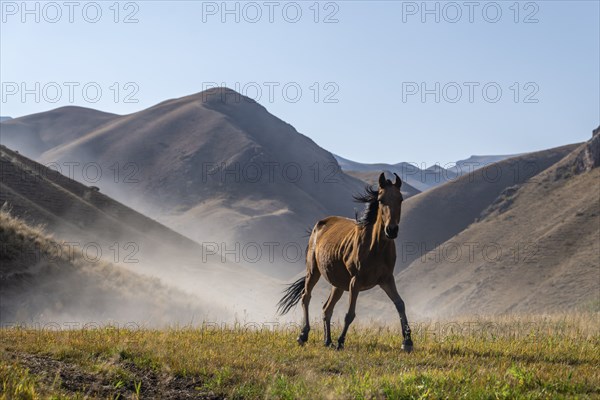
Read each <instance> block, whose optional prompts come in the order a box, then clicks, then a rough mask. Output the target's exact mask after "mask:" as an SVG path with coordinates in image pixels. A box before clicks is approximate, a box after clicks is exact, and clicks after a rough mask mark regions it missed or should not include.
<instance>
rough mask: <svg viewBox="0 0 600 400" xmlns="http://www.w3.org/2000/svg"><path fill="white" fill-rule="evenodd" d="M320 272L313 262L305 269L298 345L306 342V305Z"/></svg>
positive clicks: (308, 302) (308, 329) (307, 323)
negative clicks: (302, 320) (301, 320)
mask: <svg viewBox="0 0 600 400" xmlns="http://www.w3.org/2000/svg"><path fill="white" fill-rule="evenodd" d="M320 277H321V272H320V271H319V268H317V265H316V263H315V262H311V263H310V265H309V266H308V268H307V269H306V279H305V281H304V293H303V294H302V311H303V312H304V326H303V327H302V331H301V332H300V336H298V343H299V344H301V345H303V344H304V343H306V342H307V341H308V332H310V323H309V321H308V305H309V304H310V297H311V292H312V290H313V288H314V287H315V285H316V284H317V282H318V281H319V278H320Z"/></svg>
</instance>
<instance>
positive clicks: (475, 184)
mask: <svg viewBox="0 0 600 400" xmlns="http://www.w3.org/2000/svg"><path fill="white" fill-rule="evenodd" d="M577 146H578V145H577V144H575V145H567V146H562V147H557V148H554V149H549V150H544V151H540V152H535V153H527V154H525V155H521V156H517V157H513V158H509V159H506V160H503V161H500V162H497V163H494V164H490V165H488V166H486V167H484V168H480V169H477V170H475V171H471V172H470V173H468V174H465V175H462V176H461V177H459V178H457V179H455V180H453V181H450V182H446V183H445V184H443V185H440V186H437V187H435V188H433V189H430V190H428V191H426V192H423V193H420V194H418V195H416V196H413V197H411V198H409V199H408V200H406V201H405V202H404V204H403V206H402V218H401V220H400V231H399V235H398V239H397V240H396V245H397V249H398V254H399V256H398V261H397V262H396V268H397V271H400V270H402V269H404V268H406V267H407V266H408V265H409V264H411V263H412V262H413V261H414V260H416V259H417V258H419V257H421V256H422V255H423V254H425V253H427V252H429V251H430V250H433V249H434V248H435V247H436V246H438V245H440V244H442V243H444V242H445V241H447V240H448V239H450V238H451V237H453V236H454V235H456V234H458V233H459V232H461V231H463V230H464V229H466V228H467V227H468V226H469V225H471V224H472V223H474V222H475V221H476V219H477V218H478V217H479V216H480V214H481V213H482V212H483V211H484V210H485V209H486V208H487V207H488V206H490V205H491V204H492V203H493V202H494V200H495V199H496V198H497V197H498V196H499V195H500V194H501V193H502V192H503V191H504V190H505V189H506V188H509V187H511V186H514V185H518V184H521V183H523V182H525V181H526V180H528V179H529V178H531V177H533V176H535V175H537V174H538V173H540V172H542V171H543V170H545V169H546V168H548V167H550V166H551V165H553V164H554V163H556V162H558V161H559V160H561V159H562V158H563V157H565V156H566V155H567V154H569V153H570V152H571V151H573V150H574V149H575V148H576V147H577Z"/></svg>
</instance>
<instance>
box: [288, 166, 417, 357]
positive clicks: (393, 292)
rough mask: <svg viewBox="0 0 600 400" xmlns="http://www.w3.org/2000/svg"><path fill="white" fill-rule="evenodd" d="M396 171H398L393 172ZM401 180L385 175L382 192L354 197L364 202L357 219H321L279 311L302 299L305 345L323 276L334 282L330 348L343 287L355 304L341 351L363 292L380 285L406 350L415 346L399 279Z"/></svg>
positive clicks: (326, 312) (326, 313)
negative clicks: (303, 269) (313, 298)
mask: <svg viewBox="0 0 600 400" xmlns="http://www.w3.org/2000/svg"><path fill="white" fill-rule="evenodd" d="M394 175H396V174H394ZM401 185H402V181H401V180H400V177H398V175H396V181H395V182H394V183H392V182H391V181H390V180H388V179H386V178H385V175H384V174H383V173H382V174H381V175H380V176H379V188H378V189H377V190H375V189H373V188H371V187H368V188H367V189H366V193H365V194H364V195H361V196H356V197H355V200H356V201H359V202H362V203H365V204H366V207H365V211H364V212H363V214H362V216H361V217H360V218H357V220H356V221H355V220H351V219H348V218H342V217H327V218H325V219H322V220H321V221H319V222H317V224H316V225H315V227H314V228H313V230H312V231H311V234H310V238H309V240H308V247H307V249H306V277H303V278H300V279H299V280H297V281H296V282H294V283H292V284H291V285H290V286H289V287H288V288H287V289H286V290H285V292H284V293H285V294H284V296H283V297H282V299H281V300H280V301H279V303H278V308H279V313H280V314H281V315H283V314H285V313H287V312H288V311H289V310H290V309H291V308H292V307H294V306H295V305H296V304H298V302H299V301H300V300H302V308H303V311H304V326H303V328H302V331H301V332H300V336H298V343H300V344H301V345H302V344H304V343H306V341H307V340H308V332H309V331H310V325H309V321H308V305H309V303H310V297H311V292H312V290H313V288H314V286H315V285H316V283H317V281H318V280H319V278H320V277H321V275H323V276H324V277H325V279H327V281H328V282H329V283H330V284H331V285H332V286H333V287H332V288H331V294H330V295H329V298H328V299H327V302H325V305H324V306H323V322H324V326H325V346H330V345H331V330H330V325H331V315H332V314H333V307H335V304H336V303H337V302H338V300H339V299H340V297H341V296H342V294H343V293H344V291H346V290H348V291H349V292H350V306H349V307H348V312H347V313H346V317H345V318H344V328H343V330H342V333H341V335H340V337H339V338H338V344H337V349H343V348H344V342H345V340H346V333H347V332H348V327H349V326H350V324H351V323H352V321H353V320H354V317H355V309H356V299H357V297H358V293H359V292H360V291H363V290H368V289H371V288H372V287H374V286H376V285H379V286H380V287H381V288H382V289H383V290H384V291H385V293H386V294H387V295H388V297H389V298H390V299H391V300H392V301H393V302H394V305H395V306H396V309H397V310H398V314H400V324H401V326H402V336H403V338H404V341H403V344H402V349H404V350H405V351H411V350H412V347H413V343H412V339H411V337H410V327H409V326H408V320H407V319H406V312H405V309H404V301H402V299H401V298H400V295H399V294H398V291H397V289H396V282H395V280H394V264H395V263H396V246H395V245H394V239H395V238H396V237H397V236H398V224H399V222H400V210H401V208H402V194H401V193H400V186H401Z"/></svg>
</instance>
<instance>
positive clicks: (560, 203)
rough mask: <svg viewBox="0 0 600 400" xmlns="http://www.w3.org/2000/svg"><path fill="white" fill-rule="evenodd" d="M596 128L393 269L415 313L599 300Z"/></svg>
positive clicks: (539, 307)
mask: <svg viewBox="0 0 600 400" xmlns="http://www.w3.org/2000/svg"><path fill="white" fill-rule="evenodd" d="M599 165H600V132H599V131H598V130H597V131H596V133H595V135H594V137H593V139H592V140H590V141H589V142H587V143H585V144H583V145H581V146H579V147H578V148H577V149H575V150H574V151H573V152H571V153H570V154H569V155H568V156H567V157H565V158H564V159H563V160H561V161H560V162H558V163H557V164H555V165H553V166H552V167H550V168H549V169H547V170H545V171H543V172H542V173H540V174H538V175H536V176H534V177H532V178H530V179H528V180H527V181H526V182H524V183H522V184H520V185H519V186H518V187H515V188H511V189H510V190H507V191H505V192H504V193H503V194H502V195H501V196H499V198H498V199H497V201H496V202H494V204H493V205H492V206H491V207H490V208H488V209H487V210H485V212H484V213H483V215H482V220H481V221H479V222H477V223H475V224H472V225H471V226H469V227H468V228H467V229H465V230H464V231H462V232H460V233H459V234H458V235H456V236H454V237H452V238H451V239H450V240H448V241H447V242H445V243H443V244H442V245H441V246H440V247H438V248H437V249H435V250H434V251H431V252H429V253H428V254H426V255H425V256H424V257H423V258H421V259H419V260H416V261H415V262H413V263H412V264H411V265H410V266H409V267H408V268H407V269H406V270H404V271H403V272H401V273H400V274H398V276H397V282H398V285H399V288H400V290H401V292H402V293H404V295H405V297H406V298H407V299H410V306H411V308H412V309H413V310H415V311H416V312H417V313H418V314H420V315H427V316H433V315H444V316H450V315H456V314H473V313H478V314H487V313H503V312H550V311H569V310H576V309H578V308H579V309H585V308H597V307H598V305H599V304H600V191H599V187H600V168H597V167H598V166H599Z"/></svg>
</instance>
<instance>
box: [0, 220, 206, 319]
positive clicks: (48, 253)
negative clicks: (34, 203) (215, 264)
mask: <svg viewBox="0 0 600 400" xmlns="http://www.w3.org/2000/svg"><path fill="white" fill-rule="evenodd" d="M0 238H1V242H2V247H1V248H0V262H1V265H2V268H1V270H0V322H1V323H2V324H10V323H15V324H21V323H25V324H32V323H35V324H40V325H39V326H40V327H45V325H44V324H45V323H52V324H54V325H53V327H55V328H56V327H60V328H66V327H67V326H66V325H62V324H64V323H70V324H79V325H78V326H73V325H71V327H82V326H83V325H84V324H86V323H94V324H96V326H97V325H98V324H105V323H119V324H129V325H128V326H129V327H131V328H135V327H137V326H144V325H146V326H160V325H164V324H168V323H176V322H178V321H190V320H193V319H194V317H196V318H201V317H202V316H204V315H206V314H207V313H208V308H202V307H199V306H198V304H199V301H198V299H196V298H194V297H192V296H188V295H185V294H184V293H182V292H180V291H178V290H176V289H174V288H171V287H168V286H165V285H164V284H162V283H161V282H160V281H159V280H158V279H152V278H148V277H143V276H140V275H136V274H134V273H132V272H129V271H126V270H125V269H123V268H119V267H116V266H115V265H112V264H110V263H107V262H104V261H93V262H91V261H90V260H89V258H86V256H85V255H84V254H83V253H82V252H81V251H70V249H69V248H68V246H66V245H64V243H61V242H57V241H55V240H54V239H53V238H52V237H50V236H47V235H46V234H44V233H43V232H42V231H41V230H40V229H38V228H32V227H31V226H29V225H27V224H25V223H24V222H23V221H22V220H19V219H16V218H14V217H12V216H11V215H9V214H8V213H6V212H5V211H1V212H0Z"/></svg>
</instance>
